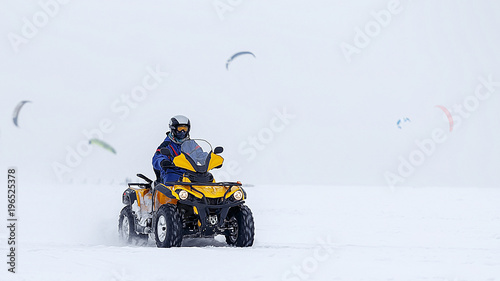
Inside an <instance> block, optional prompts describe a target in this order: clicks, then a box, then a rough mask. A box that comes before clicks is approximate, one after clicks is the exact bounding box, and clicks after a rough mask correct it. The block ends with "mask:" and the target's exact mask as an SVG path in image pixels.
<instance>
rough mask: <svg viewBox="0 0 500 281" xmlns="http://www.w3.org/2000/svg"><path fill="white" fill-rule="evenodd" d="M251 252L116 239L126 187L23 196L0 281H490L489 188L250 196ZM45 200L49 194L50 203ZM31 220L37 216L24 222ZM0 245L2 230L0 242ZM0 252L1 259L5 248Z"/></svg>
mask: <svg viewBox="0 0 500 281" xmlns="http://www.w3.org/2000/svg"><path fill="white" fill-rule="evenodd" d="M246 189H247V192H248V194H249V199H248V201H247V204H248V205H249V206H250V207H251V208H252V210H253V213H254V216H255V225H256V238H255V244H254V246H253V247H251V248H244V249H241V248H232V247H227V246H226V244H225V242H223V239H219V237H216V239H215V240H212V239H203V240H199V239H190V240H187V241H184V242H183V247H182V248H172V249H158V248H156V247H155V245H154V243H153V242H151V241H150V245H148V246H145V247H136V246H124V245H121V244H120V243H119V241H118V239H117V217H118V212H119V210H120V208H121V207H122V205H121V202H120V200H119V199H120V195H121V192H122V190H123V186H106V185H66V186H62V185H61V186H40V188H39V189H37V190H36V191H32V192H29V193H28V192H23V193H22V194H21V196H22V199H23V201H22V205H21V206H22V208H21V209H20V211H21V213H20V214H19V217H20V218H21V221H20V223H22V226H21V228H20V229H19V232H18V233H19V246H18V249H19V250H18V258H19V259H18V273H17V274H16V275H12V274H10V273H9V274H7V272H6V270H2V271H0V272H1V275H0V277H1V278H0V279H1V280H29V281H31V280H120V281H123V280H193V279H203V280H349V281H350V280H367V281H368V280H436V281H437V280H439V281H441V280H443V281H444V280H449V281H455V280H463V281H476V280H478V281H479V280H499V279H500V273H499V271H498V268H500V205H499V204H498V198H499V196H500V190H499V189H495V188H480V189H478V188H431V187H429V188H398V189H395V190H391V189H389V188H387V187H335V186H307V185H300V186H276V185H258V186H253V187H247V188H246ZM49 191H50V192H51V193H52V194H48V192H49ZM33 210H36V212H33ZM1 235H2V236H1V238H2V241H4V238H5V235H6V234H5V231H4V230H2V232H1ZM0 251H1V252H2V253H5V252H6V248H5V243H2V244H0Z"/></svg>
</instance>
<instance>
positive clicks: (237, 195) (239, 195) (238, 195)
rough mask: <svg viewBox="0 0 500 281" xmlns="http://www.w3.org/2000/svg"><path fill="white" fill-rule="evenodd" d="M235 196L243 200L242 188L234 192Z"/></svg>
mask: <svg viewBox="0 0 500 281" xmlns="http://www.w3.org/2000/svg"><path fill="white" fill-rule="evenodd" d="M233 196H234V199H236V200H241V198H243V192H241V190H238V191H236V192H235V193H233Z"/></svg>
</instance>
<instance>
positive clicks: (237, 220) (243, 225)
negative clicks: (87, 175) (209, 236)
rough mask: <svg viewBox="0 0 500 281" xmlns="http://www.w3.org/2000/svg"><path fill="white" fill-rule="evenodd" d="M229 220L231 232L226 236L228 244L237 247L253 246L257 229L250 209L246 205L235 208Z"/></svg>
mask: <svg viewBox="0 0 500 281" xmlns="http://www.w3.org/2000/svg"><path fill="white" fill-rule="evenodd" d="M228 218H229V224H228V225H229V227H231V230H229V231H228V232H227V234H226V235H225V236H226V242H227V244H229V245H231V246H236V247H250V246H252V245H253V238H254V232H255V227H254V223H253V215H252V211H250V208H248V207H247V206H245V205H242V206H241V207H236V208H233V209H232V210H231V211H230V213H229V216H228Z"/></svg>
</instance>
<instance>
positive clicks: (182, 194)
mask: <svg viewBox="0 0 500 281" xmlns="http://www.w3.org/2000/svg"><path fill="white" fill-rule="evenodd" d="M188 196H189V193H188V192H187V191H185V190H184V189H183V190H181V191H179V198H180V199H181V200H186V199H187V198H188Z"/></svg>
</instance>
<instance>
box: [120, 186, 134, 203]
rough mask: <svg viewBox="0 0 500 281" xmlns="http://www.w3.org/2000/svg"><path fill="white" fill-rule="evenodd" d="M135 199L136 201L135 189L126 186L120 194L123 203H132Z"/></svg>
mask: <svg viewBox="0 0 500 281" xmlns="http://www.w3.org/2000/svg"><path fill="white" fill-rule="evenodd" d="M135 201H137V195H136V193H135V190H133V189H131V188H127V189H126V190H125V191H124V192H123V195H122V202H123V204H125V205H132V204H134V202H135Z"/></svg>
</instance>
